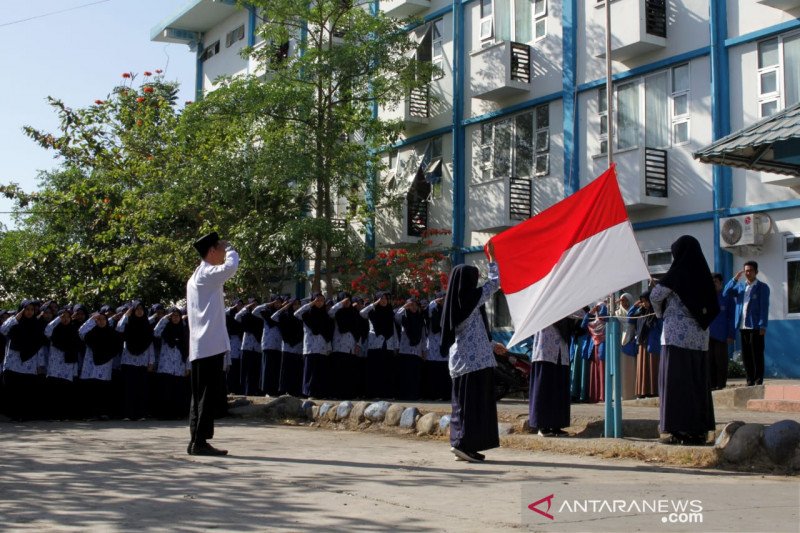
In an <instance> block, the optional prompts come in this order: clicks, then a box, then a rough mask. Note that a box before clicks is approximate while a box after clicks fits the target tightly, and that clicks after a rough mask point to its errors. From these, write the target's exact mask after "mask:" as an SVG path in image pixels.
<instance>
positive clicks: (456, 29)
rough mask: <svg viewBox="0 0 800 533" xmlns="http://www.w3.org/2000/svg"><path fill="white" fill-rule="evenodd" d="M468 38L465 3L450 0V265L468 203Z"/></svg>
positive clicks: (456, 257)
mask: <svg viewBox="0 0 800 533" xmlns="http://www.w3.org/2000/svg"><path fill="white" fill-rule="evenodd" d="M466 45H467V39H466V38H465V35H464V6H463V4H462V0H453V249H454V250H455V251H454V252H453V264H454V265H458V264H461V263H463V262H464V252H463V247H464V236H465V230H464V225H465V213H466V205H467V200H466V196H467V187H466V177H465V176H466V171H465V166H466V163H465V162H466V157H465V153H464V151H465V149H466V147H465V146H464V125H463V124H462V118H463V115H464V79H465V74H466V72H465V71H464V69H465V68H466V66H465V65H466V62H465V61H464V54H465V51H466Z"/></svg>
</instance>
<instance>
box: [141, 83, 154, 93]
mask: <svg viewBox="0 0 800 533" xmlns="http://www.w3.org/2000/svg"><path fill="white" fill-rule="evenodd" d="M142 90H143V91H144V92H146V93H148V94H150V93H152V92H153V88H152V87H150V86H149V85H148V86H147V87H145V88H144V89H142Z"/></svg>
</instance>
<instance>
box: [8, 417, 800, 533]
mask: <svg viewBox="0 0 800 533" xmlns="http://www.w3.org/2000/svg"><path fill="white" fill-rule="evenodd" d="M187 433H188V432H187V429H186V426H185V424H184V423H178V422H127V423H125V422H105V423H56V422H38V423H29V424H10V423H4V424H0V442H2V445H1V446H2V452H1V453H0V471H1V472H2V474H1V475H0V529H3V530H35V531H54V530H55V531H67V530H75V531H86V530H96V531H112V530H126V531H130V530H138V531H141V530H192V531H195V530H211V529H214V530H223V531H265V530H270V531H275V530H279V531H307V530H312V529H313V530H339V531H378V530H392V531H507V530H520V529H525V528H523V526H521V517H522V515H521V505H520V504H521V503H522V500H523V499H524V496H523V495H522V492H521V489H522V490H523V491H524V490H525V488H524V487H529V486H530V485H524V484H531V483H532V484H534V485H533V486H534V487H536V486H538V485H535V484H538V483H545V482H550V483H552V482H556V483H559V484H560V485H561V486H564V487H565V488H568V489H574V490H578V489H579V488H580V487H590V486H591V484H593V483H597V482H600V481H607V482H609V481H610V482H613V483H614V484H615V486H617V487H620V486H626V487H629V488H630V493H631V494H632V495H642V496H644V495H661V496H663V495H664V494H665V493H668V492H669V491H670V488H676V487H681V486H682V484H685V483H695V484H700V485H702V486H705V487H707V490H708V491H709V492H716V493H720V492H722V493H724V492H725V491H727V490H734V488H736V487H743V486H745V487H747V488H748V491H752V493H753V494H759V493H760V492H761V491H762V490H766V489H767V488H769V487H771V486H772V487H774V486H775V484H778V486H779V487H780V488H785V489H786V490H787V491H789V493H791V491H795V492H797V491H798V483H797V479H796V478H786V477H780V476H761V475H742V474H732V473H730V472H718V471H711V470H700V471H698V470H684V469H680V468H658V467H652V466H648V465H644V464H642V463H641V462H638V461H630V460H602V459H598V458H594V457H574V456H569V455H550V454H544V453H531V452H525V451H522V450H513V449H498V450H492V451H490V452H489V453H488V459H489V460H488V461H487V462H486V463H484V464H466V463H461V462H455V461H453V457H452V455H451V454H450V453H449V451H448V447H447V445H446V444H445V443H443V442H439V441H432V440H420V439H410V438H399V437H391V436H386V435H380V434H373V433H354V432H349V431H331V430H325V429H315V428H308V427H286V426H265V425H264V424H262V423H258V422H255V421H244V420H225V421H223V422H221V423H219V424H218V430H217V438H216V439H215V441H216V442H215V444H217V445H218V446H225V447H227V448H229V449H230V450H231V454H232V455H231V456H230V457H227V458H207V457H192V456H187V455H186V452H185V447H186V437H187ZM543 487H544V486H543ZM752 505H753V507H752V508H750V509H748V508H741V505H738V507H739V508H738V509H736V510H735V511H729V512H726V513H725V517H724V522H721V524H722V526H723V529H722V530H725V529H727V530H738V531H741V530H742V529H741V527H739V522H738V520H739V519H740V518H739V517H741V515H742V513H750V514H752V513H753V512H754V510H755V512H759V513H760V512H763V511H767V510H766V509H764V508H763V507H762V506H761V504H758V503H753V504H752ZM764 514H765V522H764V524H765V527H764V530H770V531H774V530H777V531H783V530H787V531H791V530H792V528H791V527H789V528H788V529H787V528H786V527H785V524H787V523H789V524H792V523H794V524H796V523H797V508H796V507H792V508H787V507H785V506H784V507H780V506H779V508H778V509H769V510H768V513H766V512H765V513H764ZM779 517H780V518H781V519H782V520H783V521H782V522H780V523H781V524H784V526H783V527H774V526H772V525H770V524H772V523H773V520H777V519H778V518H779ZM787 519H788V520H789V522H786V521H785V520H787ZM707 520H708V518H707ZM792 520H793V522H792ZM654 523H655V522H654V521H653V517H652V516H645V515H642V516H640V517H634V519H632V521H631V523H630V527H631V529H626V530H631V531H633V530H640V531H653V530H656V526H654ZM774 523H778V522H774ZM656 525H657V524H656ZM578 529H581V530H584V531H600V530H609V529H604V528H603V522H588V523H583V524H582V525H580V526H579V527H578ZM611 530H619V529H611ZM675 530H676V529H664V531H675ZM686 530H691V531H702V530H704V528H702V527H701V528H698V527H696V526H693V527H690V528H687V529H686ZM794 531H797V529H794Z"/></svg>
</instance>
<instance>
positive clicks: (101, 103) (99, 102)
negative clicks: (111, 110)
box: [94, 100, 105, 105]
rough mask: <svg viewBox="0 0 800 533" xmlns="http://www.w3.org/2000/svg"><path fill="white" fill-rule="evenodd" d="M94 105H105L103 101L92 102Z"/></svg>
mask: <svg viewBox="0 0 800 533" xmlns="http://www.w3.org/2000/svg"><path fill="white" fill-rule="evenodd" d="M94 103H95V104H97V105H103V104H105V102H104V101H102V100H95V101H94Z"/></svg>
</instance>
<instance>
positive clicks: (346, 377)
mask: <svg viewBox="0 0 800 533" xmlns="http://www.w3.org/2000/svg"><path fill="white" fill-rule="evenodd" d="M336 299H337V302H336V303H335V304H334V305H333V307H331V308H330V310H329V311H328V315H329V316H330V317H331V318H332V319H333V321H334V325H335V329H334V331H333V343H332V345H331V348H332V351H331V355H330V375H331V383H330V385H331V396H332V397H333V398H338V399H348V398H355V396H354V389H355V388H356V385H355V381H356V365H357V364H358V363H357V361H356V357H357V356H356V352H357V350H358V342H357V339H356V337H357V334H358V327H359V322H360V321H361V320H362V319H361V317H360V316H359V315H358V310H357V309H356V308H355V307H353V302H352V300H351V299H350V295H349V294H348V293H346V292H340V293H339V294H338V296H337V298H336Z"/></svg>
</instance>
